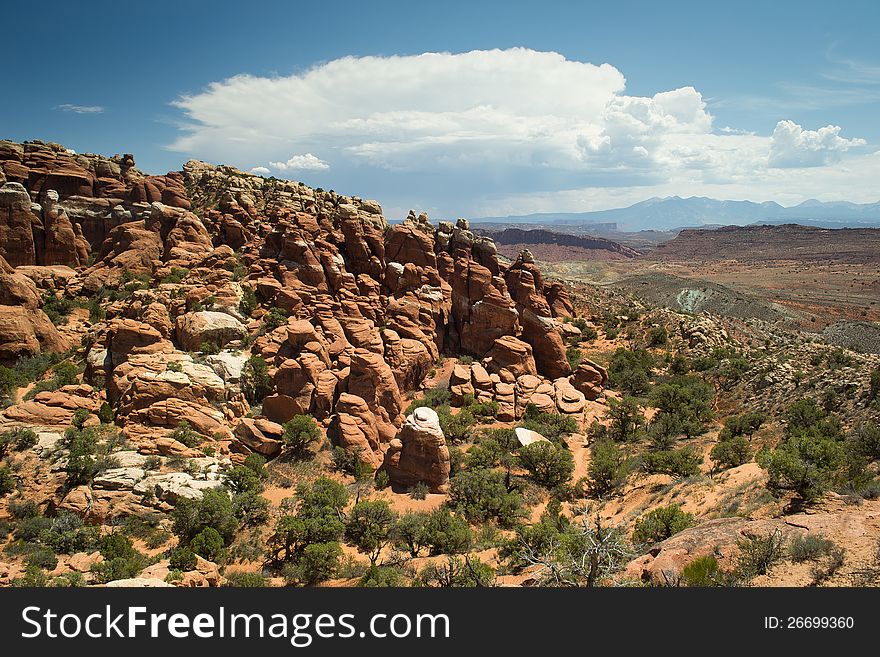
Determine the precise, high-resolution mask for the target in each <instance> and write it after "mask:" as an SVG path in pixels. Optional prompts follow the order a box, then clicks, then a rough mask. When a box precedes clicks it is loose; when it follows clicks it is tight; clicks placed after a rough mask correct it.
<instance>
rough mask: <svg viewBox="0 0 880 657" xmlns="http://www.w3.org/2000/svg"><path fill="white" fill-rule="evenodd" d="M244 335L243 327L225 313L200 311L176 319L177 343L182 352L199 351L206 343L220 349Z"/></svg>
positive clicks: (244, 329)
mask: <svg viewBox="0 0 880 657" xmlns="http://www.w3.org/2000/svg"><path fill="white" fill-rule="evenodd" d="M246 335H247V329H246V328H245V327H244V325H243V324H242V323H241V322H239V321H238V320H237V319H236V318H235V317H233V316H232V315H227V314H226V313H221V312H214V311H211V310H202V311H199V312H191V313H186V314H185V315H181V316H180V317H178V318H177V342H178V344H180V347H181V349H183V350H184V351H201V347H202V345H203V344H205V343H206V342H207V343H211V344H213V345H215V346H217V347H220V348H222V347H224V346H225V345H226V344H227V343H229V342H232V341H233V340H241V339H242V338H244V337H245V336H246Z"/></svg>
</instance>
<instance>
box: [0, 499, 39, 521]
mask: <svg viewBox="0 0 880 657" xmlns="http://www.w3.org/2000/svg"><path fill="white" fill-rule="evenodd" d="M7 509H8V511H9V515H10V516H12V518H14V519H15V520H27V519H28V518H38V517H39V516H40V507H39V506H37V503H36V502H34V501H33V500H20V501H19V500H13V501H11V502H10V503H9V506H8V507H7Z"/></svg>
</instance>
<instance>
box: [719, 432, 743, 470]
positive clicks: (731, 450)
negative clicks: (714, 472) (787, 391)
mask: <svg viewBox="0 0 880 657" xmlns="http://www.w3.org/2000/svg"><path fill="white" fill-rule="evenodd" d="M751 456H752V451H751V449H750V448H749V442H748V441H747V440H746V439H745V438H744V437H743V436H737V437H736V438H729V439H727V440H722V441H721V442H719V443H718V444H717V445H715V446H714V447H713V448H712V451H711V452H710V453H709V457H710V458H711V459H712V460H713V461H714V462H715V464H716V468H718V469H719V470H726V469H728V468H735V467H737V466H740V465H742V464H743V463H748V461H749V459H750V458H751Z"/></svg>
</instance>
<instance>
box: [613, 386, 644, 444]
mask: <svg viewBox="0 0 880 657" xmlns="http://www.w3.org/2000/svg"><path fill="white" fill-rule="evenodd" d="M606 414H607V416H608V417H609V418H611V425H610V426H609V428H608V433H609V435H610V436H611V438H613V439H614V440H617V441H621V442H624V441H627V440H632V439H633V438H635V437H637V436H638V434H639V431H640V430H641V429H642V428H643V427H644V425H645V416H644V414H643V413H642V407H641V405H640V404H639V402H638V401H636V400H635V399H634V398H633V397H624V398H623V399H622V400H620V401H618V400H616V399H609V400H608V410H607V411H606Z"/></svg>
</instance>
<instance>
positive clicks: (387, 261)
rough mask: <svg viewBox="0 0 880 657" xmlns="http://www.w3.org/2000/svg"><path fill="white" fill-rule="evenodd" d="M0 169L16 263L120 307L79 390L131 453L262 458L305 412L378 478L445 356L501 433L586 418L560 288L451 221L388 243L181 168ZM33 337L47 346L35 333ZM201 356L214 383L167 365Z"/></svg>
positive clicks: (351, 207)
mask: <svg viewBox="0 0 880 657" xmlns="http://www.w3.org/2000/svg"><path fill="white" fill-rule="evenodd" d="M0 169H2V171H3V172H4V176H5V179H6V181H7V182H6V184H5V186H4V187H3V189H2V191H0V235H2V236H3V238H4V239H3V242H2V244H3V245H4V248H5V249H6V250H7V251H9V252H10V253H14V256H15V258H16V259H15V262H14V264H15V265H20V266H30V265H34V264H40V265H45V264H57V265H64V266H67V267H70V268H72V269H71V271H74V270H75V273H74V274H73V275H71V276H70V277H68V279H67V280H66V283H65V287H66V290H65V291H66V293H67V294H68V295H81V296H84V297H90V296H94V295H106V294H107V292H106V290H108V289H110V290H113V291H118V292H114V294H115V295H116V296H118V297H121V298H120V299H119V300H118V301H114V302H113V303H112V304H109V305H108V304H104V305H106V307H107V313H108V318H107V320H106V321H103V322H99V323H97V324H95V325H94V326H92V328H91V330H90V331H89V333H88V336H86V337H85V339H84V343H85V344H86V345H87V357H86V360H87V363H86V372H85V378H86V380H87V381H89V382H92V383H94V384H95V385H104V386H106V388H107V400H108V401H109V402H110V403H111V404H112V405H113V407H114V410H115V411H116V413H117V419H118V421H119V422H120V423H121V424H123V425H124V426H125V430H126V432H127V435H128V437H130V438H131V439H132V440H134V441H136V442H138V443H139V444H142V445H144V444H146V442H147V441H148V440H149V437H150V435H151V434H150V431H151V430H150V429H146V428H145V427H158V428H165V429H171V428H173V427H175V426H176V425H177V424H178V423H180V422H187V423H188V424H189V425H190V426H191V427H193V428H196V429H197V430H198V431H199V432H200V433H203V434H205V435H220V434H224V433H225V434H226V435H228V439H229V440H230V441H231V445H232V447H233V449H234V450H235V451H238V452H239V453H246V452H248V451H257V452H260V453H262V454H264V455H270V454H271V455H274V454H277V452H278V450H279V449H280V447H279V444H278V439H279V435H280V434H279V432H278V430H277V429H276V427H277V426H280V424H281V423H283V422H286V421H287V420H289V419H291V418H292V417H293V416H295V415H298V414H305V413H307V414H310V415H312V416H313V417H314V418H315V419H316V420H317V421H318V422H320V423H322V424H323V425H324V426H325V427H327V428H328V429H329V433H330V435H331V438H332V439H333V440H334V441H335V442H336V443H337V444H338V445H340V446H342V447H344V448H345V449H348V450H350V451H352V452H356V453H357V454H358V455H359V458H361V459H362V460H363V461H365V462H368V463H370V464H372V465H373V466H378V465H379V464H381V463H383V462H385V461H386V458H385V457H386V454H385V452H386V450H387V449H388V446H389V444H391V443H392V442H393V441H394V440H396V439H398V438H399V432H400V427H401V426H402V425H403V424H404V415H403V409H404V408H405V406H406V404H405V402H404V396H405V393H407V392H408V391H411V390H416V389H418V388H420V387H421V386H422V384H423V381H424V380H425V378H426V376H427V375H428V373H429V372H430V371H431V370H432V368H433V367H434V364H435V363H436V362H437V360H438V358H439V357H440V355H441V354H448V355H461V354H467V355H469V356H471V357H473V358H475V359H477V360H480V361H481V363H479V364H474V365H473V367H472V369H470V370H468V371H467V372H463V373H462V372H458V371H457V373H458V374H461V376H460V377H459V378H460V379H461V381H457V383H456V385H458V386H459V387H461V386H462V385H463V384H464V380H465V379H467V381H468V383H467V384H466V385H464V387H465V388H466V387H467V386H470V387H471V388H474V391H475V393H476V394H477V396H479V397H480V398H481V399H483V398H489V397H491V398H493V399H497V400H498V401H499V404H500V405H501V406H502V409H503V414H504V415H505V416H509V417H511V418H513V417H518V416H519V415H521V413H522V411H523V409H524V408H525V404H526V403H538V404H539V405H540V406H541V407H542V408H548V409H549V408H554V409H556V408H559V409H566V412H578V411H579V410H580V407H581V406H582V401H583V400H582V396H583V395H582V394H581V393H579V392H578V390H577V388H576V387H574V386H572V385H571V384H570V382H569V381H568V380H567V379H566V377H568V376H569V374H570V371H569V367H568V362H567V360H566V357H565V349H564V346H563V343H562V338H561V336H560V333H559V330H560V327H561V325H562V320H561V319H560V317H561V316H563V314H568V311H569V309H570V301H568V297H567V294H566V292H565V289H564V288H563V287H562V286H561V285H559V284H545V283H544V281H543V279H542V277H541V274H540V272H539V271H538V270H537V268H536V267H535V265H534V262H533V261H532V259H531V258H530V257H529V256H528V253H524V254H523V255H522V256H521V257H520V258H519V259H518V260H517V261H516V262H515V263H514V264H513V265H512V266H509V267H508V266H507V265H505V264H503V263H502V262H500V261H499V259H498V255H497V252H496V249H495V245H494V243H493V242H492V241H491V240H489V239H486V238H481V237H476V236H475V235H474V234H473V232H472V231H471V230H470V227H469V225H468V222H467V221H466V220H463V219H460V220H458V221H457V222H456V223H455V224H453V223H451V222H440V223H439V225H437V226H436V227H435V226H434V225H432V224H431V223H430V221H429V220H428V217H427V215H425V214H421V215H416V214H415V213H414V212H410V214H409V216H408V217H407V218H406V219H405V220H404V221H403V222H402V223H399V224H396V225H389V224H388V222H387V221H386V219H385V217H384V216H383V214H382V208H381V206H380V205H379V204H378V203H377V202H375V201H370V200H365V199H361V198H357V197H345V196H341V195H339V194H337V193H335V192H332V191H331V192H325V191H321V190H314V189H311V188H309V187H307V186H305V185H303V184H301V183H295V182H288V181H278V180H274V179H270V180H266V179H263V178H261V177H259V176H256V175H253V174H246V173H243V172H241V171H237V170H236V169H233V168H230V167H214V166H211V165H207V164H204V163H202V162H196V161H191V162H188V163H187V164H186V165H185V166H184V169H183V171H182V172H175V173H170V174H168V175H166V176H146V175H144V174H142V173H141V172H139V171H138V170H137V169H135V168H134V158H132V157H131V156H128V155H126V156H122V157H118V156H117V157H114V158H103V157H100V156H94V155H76V154H74V153H72V152H70V151H67V150H65V149H63V148H62V147H60V146H58V145H54V144H43V143H40V142H33V143H26V144H13V143H11V142H0ZM89 262H91V263H92V264H89ZM245 297H247V298H248V299H251V301H249V302H248V303H247V304H246V305H245V304H243V303H242V301H243V300H244V299H245ZM38 302H39V295H37V296H36V297H34V299H33V300H32V301H31V302H30V303H31V307H32V308H35V307H36V306H35V305H34V304H35V303H38ZM243 309H245V310H244V312H242V310H243ZM247 314H250V316H247ZM32 321H37V320H35V319H33V318H32ZM44 324H45V322H44ZM40 330H42V331H43V332H44V333H45V334H46V335H45V336H44V338H43V340H42V342H44V343H46V345H48V346H50V347H51V348H59V347H60V345H58V344H54V343H57V339H55V337H54V336H53V335H52V328H50V326H42V327H41V329H40ZM16 339H17V338H16ZM53 341H54V343H53ZM37 342H40V340H39V339H37ZM208 347H210V348H211V350H216V349H220V350H223V351H222V352H221V353H220V354H218V355H217V356H216V358H218V359H220V360H218V361H216V362H215V363H214V365H215V366H216V367H211V366H210V365H203V364H199V363H196V362H194V361H193V359H192V357H190V356H188V355H187V354H185V353H183V352H190V353H194V352H199V351H203V350H207V349H208ZM16 349H18V347H16ZM31 350H32V351H33V349H31ZM19 351H21V349H19ZM9 353H11V351H9ZM250 356H257V357H260V358H262V359H263V361H264V362H265V364H266V372H265V376H266V377H267V379H268V382H269V385H270V389H269V390H268V393H269V394H268V395H267V396H266V397H265V398H264V399H262V409H261V410H262V414H263V419H261V420H260V421H261V422H265V423H267V424H263V425H257V424H254V422H252V421H246V418H245V417H244V416H246V415H247V413H248V412H249V411H250V407H249V404H248V402H247V401H246V400H245V399H244V397H243V394H242V391H241V389H240V379H241V377H242V374H241V372H242V365H243V363H244V361H246V360H247V359H248V357H250ZM212 358H214V356H212ZM233 361H237V366H236V367H234V368H233V370H234V372H233V371H230V370H229V369H228V368H227V364H229V363H230V362H233ZM203 370H207V371H203ZM212 377H213V378H212ZM557 381H558V383H557ZM463 394H464V393H463ZM458 396H459V397H461V396H462V395H461V394H459V395H458ZM527 400H531V402H527ZM258 419H259V418H258ZM230 428H231V431H230ZM172 448H173V449H175V450H178V451H179V450H180V449H182V448H181V447H180V446H177V447H174V446H167V449H172ZM167 449H166V451H167ZM408 458H409V457H406V458H405V459H404V464H405V463H406V462H407V459H408ZM405 469H406V468H405V467H404V470H405ZM440 485H442V484H441V483H439V481H438V482H437V483H436V486H440Z"/></svg>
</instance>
